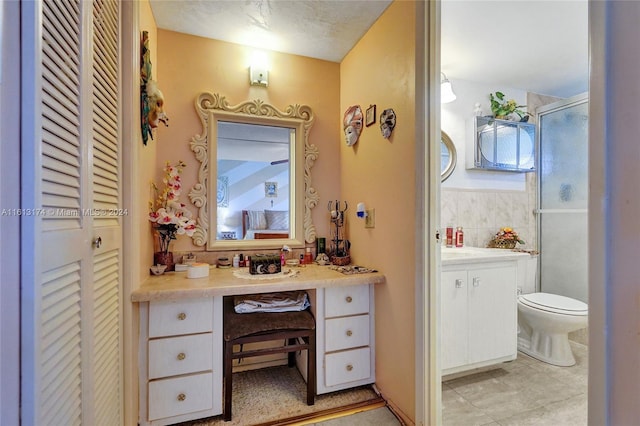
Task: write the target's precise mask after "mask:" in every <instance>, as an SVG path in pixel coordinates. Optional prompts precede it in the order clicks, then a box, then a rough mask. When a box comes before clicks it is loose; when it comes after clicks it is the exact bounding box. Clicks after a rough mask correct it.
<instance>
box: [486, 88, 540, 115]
mask: <svg viewBox="0 0 640 426" xmlns="http://www.w3.org/2000/svg"><path fill="white" fill-rule="evenodd" d="M489 99H490V100H491V112H492V113H493V116H494V117H495V118H497V119H499V120H508V119H509V116H510V115H512V114H516V115H517V116H518V117H520V121H528V120H529V115H530V114H529V113H528V112H525V111H522V110H521V109H520V108H526V105H518V104H517V103H516V101H515V100H513V99H509V100H507V99H505V96H504V93H502V92H496V93H495V94H493V93H490V94H489Z"/></svg>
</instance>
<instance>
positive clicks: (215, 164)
mask: <svg viewBox="0 0 640 426" xmlns="http://www.w3.org/2000/svg"><path fill="white" fill-rule="evenodd" d="M196 111H197V113H198V116H199V117H200V120H201V122H202V129H203V130H202V133H201V134H199V135H196V136H194V137H193V138H192V140H191V143H190V147H191V150H192V151H193V152H194V153H195V155H196V158H197V160H198V161H199V162H200V168H199V170H198V181H197V183H196V184H195V185H194V186H193V188H192V189H191V191H190V192H189V198H190V199H191V202H192V203H193V204H194V205H195V206H196V207H197V208H198V215H197V224H196V232H195V233H194V235H193V237H192V238H193V243H194V244H195V245H197V246H206V249H207V250H211V251H215V250H243V249H246V250H254V249H263V248H264V249H269V248H281V247H282V246H283V245H285V244H286V245H288V246H290V247H292V248H293V247H304V245H305V243H311V242H313V241H315V238H316V232H315V226H314V225H313V222H312V219H311V209H312V208H313V207H315V205H316V204H317V202H318V198H319V197H318V195H317V193H316V191H315V190H314V189H313V188H312V187H311V167H312V166H313V163H314V162H315V160H316V158H317V156H318V150H317V147H316V146H315V145H314V144H311V143H309V131H310V129H311V126H312V124H313V120H314V117H313V112H312V111H311V108H309V107H308V106H306V105H289V106H287V107H286V108H285V109H284V110H279V109H277V108H275V107H274V106H272V105H270V104H268V103H265V102H263V101H261V100H259V99H258V100H254V101H246V102H243V103H240V104H238V105H231V104H230V103H229V102H228V101H227V100H226V98H225V97H224V96H221V95H219V94H211V93H206V92H205V93H202V94H200V95H199V96H198V98H197V99H196Z"/></svg>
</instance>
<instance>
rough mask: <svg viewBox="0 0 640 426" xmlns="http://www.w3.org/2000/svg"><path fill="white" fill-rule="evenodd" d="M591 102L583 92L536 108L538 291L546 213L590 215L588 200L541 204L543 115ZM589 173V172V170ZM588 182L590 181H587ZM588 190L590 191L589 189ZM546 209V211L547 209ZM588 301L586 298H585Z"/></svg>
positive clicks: (539, 287)
mask: <svg viewBox="0 0 640 426" xmlns="http://www.w3.org/2000/svg"><path fill="white" fill-rule="evenodd" d="M588 102H589V93H588V92H586V93H582V94H579V95H575V96H572V97H570V98H567V99H563V100H560V101H558V102H553V103H551V104H548V105H543V106H541V107H539V108H537V109H536V123H537V127H538V131H537V132H536V148H535V149H536V171H535V173H536V177H535V179H536V189H535V190H536V209H535V219H536V247H537V249H538V251H539V252H540V255H539V256H538V262H537V273H536V291H538V292H540V291H543V288H542V275H543V273H542V272H543V271H542V268H543V267H544V263H543V262H544V261H543V256H544V253H543V252H542V243H543V241H544V239H543V235H542V234H543V231H542V217H543V215H544V214H545V213H547V214H548V213H560V214H564V213H580V212H584V213H586V214H587V215H588V200H587V207H585V208H584V209H573V208H572V209H544V208H543V206H541V202H542V172H543V171H544V170H543V167H542V145H541V139H542V137H543V131H542V117H543V116H545V115H548V114H552V113H554V112H558V111H562V110H564V109H568V108H571V107H574V106H578V105H581V104H584V103H586V104H588ZM587 132H588V126H587ZM585 143H587V144H588V134H587V138H586V140H585ZM587 156H588V146H587ZM587 162H588V157H587ZM587 174H588V172H587ZM587 184H588V183H587ZM587 192H588V191H587ZM545 210H546V211H545ZM587 232H588V223H587ZM587 265H588V259H587V262H585V267H587ZM585 302H586V300H585Z"/></svg>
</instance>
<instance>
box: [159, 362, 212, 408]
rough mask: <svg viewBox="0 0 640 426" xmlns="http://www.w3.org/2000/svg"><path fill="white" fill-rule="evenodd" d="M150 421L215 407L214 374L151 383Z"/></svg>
mask: <svg viewBox="0 0 640 426" xmlns="http://www.w3.org/2000/svg"><path fill="white" fill-rule="evenodd" d="M149 401H150V404H149V420H157V419H162V418H165V417H172V416H178V415H181V414H186V413H191V412H195V411H201V410H207V409H211V408H212V406H213V375H212V373H203V374H194V375H192V376H186V377H176V378H172V379H163V380H156V381H154V382H149Z"/></svg>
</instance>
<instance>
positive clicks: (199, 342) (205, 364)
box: [149, 333, 213, 379]
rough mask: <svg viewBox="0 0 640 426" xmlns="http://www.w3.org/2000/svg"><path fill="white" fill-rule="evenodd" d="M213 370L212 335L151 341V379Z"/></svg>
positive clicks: (195, 335) (205, 334)
mask: <svg viewBox="0 0 640 426" xmlns="http://www.w3.org/2000/svg"><path fill="white" fill-rule="evenodd" d="M212 369H213V338H212V335H211V333H204V334H194V335H190V336H180V337H169V338H164V339H156V340H151V341H149V379H157V378H159V377H168V376H176V375H178V374H186V373H196V372H198V371H205V370H212Z"/></svg>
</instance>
